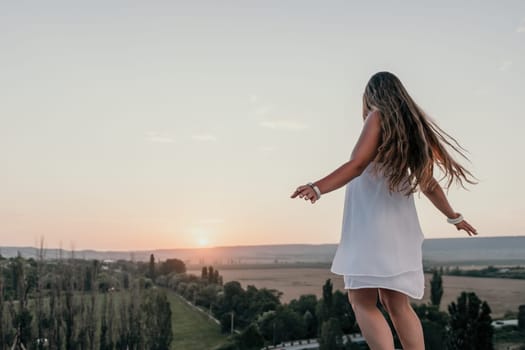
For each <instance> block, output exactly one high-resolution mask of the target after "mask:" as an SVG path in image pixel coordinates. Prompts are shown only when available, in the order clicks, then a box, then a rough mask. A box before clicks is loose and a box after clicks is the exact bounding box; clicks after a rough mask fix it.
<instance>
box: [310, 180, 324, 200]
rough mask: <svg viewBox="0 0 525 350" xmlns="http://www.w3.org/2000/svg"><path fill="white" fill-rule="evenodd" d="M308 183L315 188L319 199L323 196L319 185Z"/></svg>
mask: <svg viewBox="0 0 525 350" xmlns="http://www.w3.org/2000/svg"><path fill="white" fill-rule="evenodd" d="M307 185H308V186H310V187H311V188H312V189H313V190H314V192H315V194H316V195H317V199H319V198H321V190H319V187H317V186H316V185H314V184H313V183H311V182H309V183H307Z"/></svg>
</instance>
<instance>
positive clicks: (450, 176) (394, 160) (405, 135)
mask: <svg viewBox="0 0 525 350" xmlns="http://www.w3.org/2000/svg"><path fill="white" fill-rule="evenodd" d="M363 104H364V105H363V109H366V110H369V111H371V110H373V109H377V110H378V111H379V112H380V114H381V118H380V119H381V141H380V146H379V148H378V153H377V155H376V158H375V159H374V161H375V163H376V168H375V170H376V171H381V172H382V173H383V174H384V175H385V177H386V178H387V179H388V186H389V189H390V191H399V192H404V193H405V194H406V195H409V194H410V193H414V192H416V191H417V187H418V186H419V188H420V189H421V190H423V191H425V190H431V188H430V187H431V185H432V183H433V181H432V179H433V171H434V164H436V165H437V166H438V167H439V169H441V171H442V173H443V177H442V178H441V179H440V180H442V179H447V182H446V185H445V187H446V188H447V189H448V188H449V187H450V185H451V184H452V182H453V181H454V180H455V181H456V182H457V183H459V184H460V185H461V186H462V187H464V183H463V182H464V181H465V182H467V183H470V184H475V183H476V182H475V181H474V180H472V178H474V176H473V175H472V174H471V173H470V172H469V171H468V170H467V169H465V168H464V167H463V166H462V165H461V164H459V163H458V162H456V161H455V160H454V158H452V156H451V155H450V154H449V153H448V151H447V149H446V147H447V146H448V147H450V148H452V149H453V150H454V151H456V152H457V153H459V154H460V155H461V156H462V157H463V158H465V159H467V160H468V158H467V157H466V156H465V154H464V153H463V152H462V150H463V151H465V149H464V148H463V147H461V146H460V145H459V143H458V142H457V141H456V140H455V139H454V138H453V137H452V136H450V135H449V134H447V133H446V132H444V131H443V130H442V129H441V128H440V127H439V126H437V125H436V123H435V122H434V121H432V120H431V119H430V118H429V117H428V116H427V115H426V114H425V112H423V110H422V109H421V108H420V107H419V106H418V105H417V104H416V103H415V102H414V100H413V99H412V98H411V97H410V95H409V94H408V92H407V91H406V89H405V87H404V86H403V84H402V83H401V81H400V80H399V79H398V78H397V77H396V76H395V75H394V74H392V73H390V72H379V73H376V74H374V75H373V76H372V77H371V78H370V80H369V81H368V84H367V85H366V88H365V92H364V95H363Z"/></svg>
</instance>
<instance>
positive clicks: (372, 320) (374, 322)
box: [348, 288, 394, 350]
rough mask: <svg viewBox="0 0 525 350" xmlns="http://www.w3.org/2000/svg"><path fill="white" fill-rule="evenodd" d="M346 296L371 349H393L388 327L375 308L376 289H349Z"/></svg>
mask: <svg viewBox="0 0 525 350" xmlns="http://www.w3.org/2000/svg"><path fill="white" fill-rule="evenodd" d="M348 298H349V300H350V304H351V305H352V309H354V313H355V316H356V319H357V323H358V324H359V328H360V329H361V332H362V333H363V336H364V337H365V339H366V342H367V343H368V346H369V347H370V349H371V350H393V349H394V340H393V337H392V332H391V331H390V327H389V326H388V323H387V322H386V320H385V318H384V317H383V314H382V313H381V311H379V309H378V308H377V289H375V288H363V289H349V290H348Z"/></svg>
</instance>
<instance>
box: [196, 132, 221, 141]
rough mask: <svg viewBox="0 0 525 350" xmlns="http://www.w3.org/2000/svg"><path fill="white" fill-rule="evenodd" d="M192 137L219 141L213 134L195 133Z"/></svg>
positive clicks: (199, 139)
mask: <svg viewBox="0 0 525 350" xmlns="http://www.w3.org/2000/svg"><path fill="white" fill-rule="evenodd" d="M191 138H192V139H193V140H195V141H199V142H211V141H217V138H216V137H215V136H214V135H212V134H193V135H191Z"/></svg>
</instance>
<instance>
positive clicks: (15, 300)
mask: <svg viewBox="0 0 525 350" xmlns="http://www.w3.org/2000/svg"><path fill="white" fill-rule="evenodd" d="M151 286H152V284H151V283H148V278H147V277H145V276H144V266H143V264H139V263H133V262H121V263H115V264H110V266H108V265H106V264H102V263H100V262H98V261H96V260H93V261H86V260H78V259H74V257H72V258H71V259H59V260H53V261H49V260H44V259H43V256H40V258H39V259H38V260H34V259H24V258H22V257H20V256H18V257H16V258H11V259H1V260H0V350H4V349H13V348H15V349H46V348H49V349H58V350H61V349H68V350H70V349H93V350H94V349H97V350H98V349H100V350H112V349H144V348H147V349H157V350H165V349H168V348H169V344H170V343H171V341H172V338H173V331H172V324H171V309H170V304H169V301H168V298H167V296H166V294H165V292H163V291H162V290H159V289H156V288H149V287H151ZM121 288H122V289H123V290H122V291H120V292H119V291H118V290H119V289H121Z"/></svg>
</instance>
